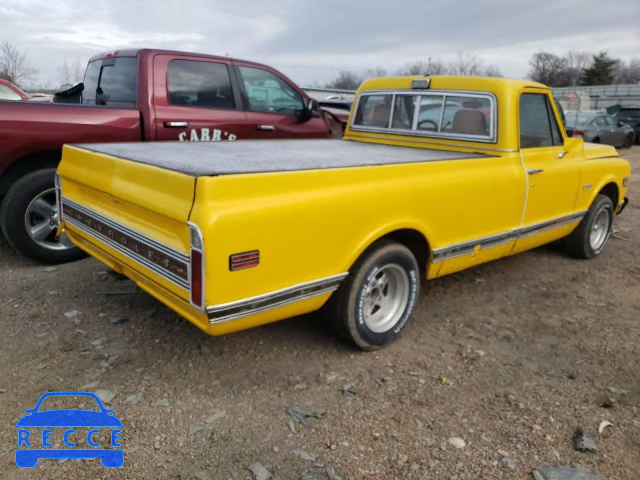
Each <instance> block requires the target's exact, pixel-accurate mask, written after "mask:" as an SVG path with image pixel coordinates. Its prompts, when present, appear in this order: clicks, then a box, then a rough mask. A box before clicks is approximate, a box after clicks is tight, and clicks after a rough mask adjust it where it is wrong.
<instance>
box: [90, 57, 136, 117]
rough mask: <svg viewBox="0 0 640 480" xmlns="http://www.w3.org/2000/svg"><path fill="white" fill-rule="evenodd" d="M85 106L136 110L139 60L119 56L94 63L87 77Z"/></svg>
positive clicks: (91, 63) (91, 64)
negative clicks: (132, 108)
mask: <svg viewBox="0 0 640 480" xmlns="http://www.w3.org/2000/svg"><path fill="white" fill-rule="evenodd" d="M83 83H84V90H83V92H82V103H84V104H85V105H107V106H117V107H133V106H135V104H136V98H137V94H136V93H137V84H138V59H137V58H135V57H116V58H103V59H100V60H94V61H93V62H90V63H89V65H88V66H87V71H86V72H85V75H84V82H83Z"/></svg>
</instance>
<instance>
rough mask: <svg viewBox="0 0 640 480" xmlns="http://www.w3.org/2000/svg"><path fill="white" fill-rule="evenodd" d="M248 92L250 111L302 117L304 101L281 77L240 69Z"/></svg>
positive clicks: (255, 69) (254, 70)
mask: <svg viewBox="0 0 640 480" xmlns="http://www.w3.org/2000/svg"><path fill="white" fill-rule="evenodd" d="M238 70H239V71H240V76H241V77H242V82H243V83H244V89H245V90H246V92H247V100H248V102H249V104H248V110H250V111H252V112H264V113H285V114H291V115H300V114H301V113H302V111H303V110H304V101H303V100H302V97H301V96H300V94H299V93H298V92H296V90H295V89H294V88H293V87H292V86H291V85H289V84H288V83H287V82H285V81H284V80H282V79H281V78H280V77H278V76H276V75H274V74H273V73H271V72H267V71H266V70H262V69H261V68H251V67H238Z"/></svg>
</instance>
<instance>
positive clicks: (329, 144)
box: [74, 140, 486, 176]
mask: <svg viewBox="0 0 640 480" xmlns="http://www.w3.org/2000/svg"><path fill="white" fill-rule="evenodd" d="M74 146H76V147H80V148H83V149H85V150H90V151H94V152H98V153H103V154H106V155H110V156H114V157H118V158H122V159H125V160H131V161H133V162H139V163H144V164H147V165H153V166H156V167H159V168H164V169H168V170H173V171H176V172H180V173H184V174H187V175H192V176H215V175H233V174H242V173H263V172H285V171H294V170H317V169H325V168H346V167H360V166H371V165H391V164H397V163H419V162H434V161H443V160H458V159H471V158H481V157H486V155H483V154H477V153H460V152H450V151H446V150H435V149H428V148H413V147H398V146H393V145H381V144H374V143H364V142H355V141H343V140H280V141H277V140H264V141H263V140H259V141H238V142H145V143H93V144H83V145H74Z"/></svg>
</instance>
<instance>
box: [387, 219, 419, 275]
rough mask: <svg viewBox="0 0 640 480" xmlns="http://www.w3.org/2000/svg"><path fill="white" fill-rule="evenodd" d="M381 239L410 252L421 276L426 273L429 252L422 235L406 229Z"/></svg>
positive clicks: (388, 234)
mask: <svg viewBox="0 0 640 480" xmlns="http://www.w3.org/2000/svg"><path fill="white" fill-rule="evenodd" d="M382 238H386V239H389V240H394V241H396V242H398V243H401V244H403V245H404V246H405V247H407V248H408V249H409V250H411V253H413V255H414V256H415V257H416V261H417V262H418V265H419V266H420V270H421V272H422V273H423V274H424V273H425V272H426V269H427V261H428V260H429V252H430V250H429V242H427V239H426V238H425V236H424V235H423V234H422V233H420V232H419V231H417V230H412V229H409V228H407V229H402V230H395V231H393V232H390V233H387V234H386V235H385V236H383V237H382Z"/></svg>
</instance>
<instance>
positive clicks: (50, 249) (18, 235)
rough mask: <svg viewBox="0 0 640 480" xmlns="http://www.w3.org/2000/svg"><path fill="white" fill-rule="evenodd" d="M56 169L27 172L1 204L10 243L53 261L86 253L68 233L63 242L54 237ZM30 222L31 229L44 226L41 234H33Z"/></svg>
mask: <svg viewBox="0 0 640 480" xmlns="http://www.w3.org/2000/svg"><path fill="white" fill-rule="evenodd" d="M55 172H56V170H55V168H46V169H42V170H36V171H35V172H31V173H29V174H27V175H25V176H24V177H22V178H21V179H20V180H18V181H17V182H16V183H14V184H13V185H12V186H11V188H10V189H9V191H8V192H7V194H6V195H5V197H4V199H3V201H2V205H1V206H0V228H1V229H2V233H4V236H5V237H6V239H7V241H8V242H9V244H10V245H11V246H12V247H14V248H15V249H16V250H18V251H20V252H22V253H23V254H24V255H26V256H27V257H29V258H31V259H33V260H36V261H38V262H42V263H51V264H56V263H65V262H71V261H73V260H78V259H80V258H83V257H85V256H86V254H85V253H84V252H83V251H82V250H80V249H79V248H78V247H75V246H74V245H73V244H72V243H71V242H70V241H69V239H68V238H67V237H66V236H65V237H64V238H62V239H61V241H58V239H56V238H55V231H56V230H55V227H54V225H52V222H54V223H55V222H56V221H57V206H56V203H55V190H54V183H53V181H54V175H55ZM47 208H49V210H47ZM47 212H49V216H50V218H49V219H48V218H47ZM27 225H29V226H30V230H31V231H35V230H36V229H37V228H38V227H41V228H39V230H38V231H39V233H34V234H33V236H32V234H30V233H29V230H27ZM43 235H44V236H43ZM40 236H42V238H39V237H40Z"/></svg>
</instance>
